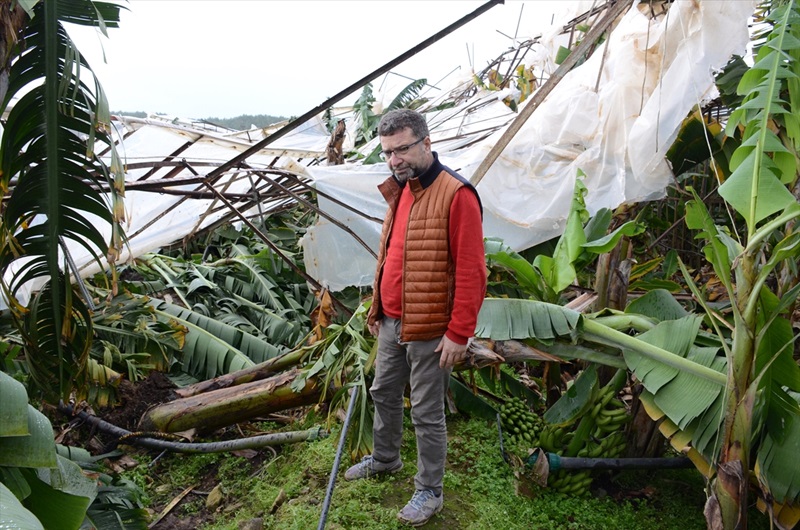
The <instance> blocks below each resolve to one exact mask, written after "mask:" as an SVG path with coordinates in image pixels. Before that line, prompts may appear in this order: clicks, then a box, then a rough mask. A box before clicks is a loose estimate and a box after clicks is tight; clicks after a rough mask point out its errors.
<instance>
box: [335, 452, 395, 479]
mask: <svg viewBox="0 0 800 530" xmlns="http://www.w3.org/2000/svg"><path fill="white" fill-rule="evenodd" d="M401 469H403V462H402V461H399V460H398V461H397V463H396V464H394V465H390V466H388V467H387V466H386V464H384V463H382V462H378V461H377V460H375V459H374V458H372V455H367V456H365V457H364V458H362V459H361V462H359V463H358V464H356V465H354V466H350V469H348V470H347V471H345V472H344V479H345V480H356V479H358V478H369V477H374V476H375V475H382V474H384V473H397V472H398V471H400V470H401Z"/></svg>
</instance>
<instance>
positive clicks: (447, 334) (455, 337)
mask: <svg viewBox="0 0 800 530" xmlns="http://www.w3.org/2000/svg"><path fill="white" fill-rule="evenodd" d="M444 335H445V337H447V338H448V339H450V340H452V341H453V342H455V343H456V344H461V345H462V346H463V345H464V344H466V343H467V342H469V337H465V336H463V335H459V334H457V333H453V331H451V330H449V329H448V330H447V331H446V332H445V334H444Z"/></svg>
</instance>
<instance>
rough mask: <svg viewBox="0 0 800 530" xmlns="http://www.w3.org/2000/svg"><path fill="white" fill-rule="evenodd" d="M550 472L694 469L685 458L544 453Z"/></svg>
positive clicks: (532, 461) (531, 460)
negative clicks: (569, 470)
mask: <svg viewBox="0 0 800 530" xmlns="http://www.w3.org/2000/svg"><path fill="white" fill-rule="evenodd" d="M545 454H546V455H547V462H548V465H549V466H550V472H551V473H553V472H555V471H558V470H559V469H675V468H690V467H694V464H693V463H692V461H691V460H690V459H689V458H687V457H685V456H679V457H660V458H583V457H573V456H560V455H557V454H555V453H545ZM537 455H538V453H534V454H533V455H532V456H531V457H530V458H529V459H528V462H527V464H528V465H529V466H532V465H533V464H534V463H535V462H536V459H537Z"/></svg>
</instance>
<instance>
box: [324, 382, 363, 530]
mask: <svg viewBox="0 0 800 530" xmlns="http://www.w3.org/2000/svg"><path fill="white" fill-rule="evenodd" d="M359 388H360V386H358V385H356V386H354V387H353V393H352V394H351V395H350V405H348V407H347V416H345V418H344V425H343V426H342V434H341V436H340V437H339V447H338V449H336V458H335V459H334V461H333V468H332V469H331V478H330V480H329V481H328V491H326V492H325V502H323V503H322V515H321V516H320V518H319V525H318V526H317V530H323V529H324V528H325V523H326V522H327V520H328V509H329V508H330V507H331V497H332V496H333V488H334V486H336V473H337V472H338V471H339V464H340V463H341V461H342V451H344V444H345V441H346V440H347V431H348V430H349V429H350V418H352V417H353V410H354V409H355V404H356V399H357V398H358V389H359Z"/></svg>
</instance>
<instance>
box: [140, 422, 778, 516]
mask: <svg viewBox="0 0 800 530" xmlns="http://www.w3.org/2000/svg"><path fill="white" fill-rule="evenodd" d="M406 424H407V428H406V430H405V434H404V443H403V461H404V463H405V464H406V465H405V467H404V468H403V470H402V471H401V472H400V473H398V474H396V475H391V476H388V477H385V478H378V479H369V480H359V481H355V482H346V481H344V480H343V478H342V474H343V472H344V469H345V468H346V467H348V466H349V465H350V464H351V462H350V459H349V457H348V456H344V457H343V459H342V464H341V468H340V469H339V475H338V476H339V479H338V480H337V482H336V487H335V490H334V495H333V498H332V503H331V506H330V511H329V514H328V519H327V526H326V528H328V529H331V530H335V529H363V530H387V529H397V528H405V527H403V526H401V525H400V524H399V523H398V522H397V520H396V518H395V516H396V513H397V511H398V510H399V509H400V508H402V506H403V505H404V504H405V503H406V502H407V501H408V499H409V498H410V497H411V494H412V493H413V489H414V480H413V477H414V474H415V472H416V448H415V444H414V437H413V430H412V429H411V428H410V422H409V421H406ZM292 428H296V426H294V427H292ZM448 432H449V438H450V441H449V451H448V464H447V470H446V473H445V477H444V495H445V507H444V510H443V511H442V513H441V514H439V515H438V516H437V517H436V518H434V519H433V520H432V521H431V522H429V523H428V524H427V525H426V526H425V527H424V528H428V529H446V528H447V529H451V528H459V529H472V530H484V529H486V530H490V529H491V530H495V529H501V530H515V529H520V530H521V529H526V530H528V529H532V528H535V529H541V530H548V529H549V530H580V529H587V530H589V529H604V530H614V529H620V530H621V529H625V530H627V529H630V528H648V529H650V530H693V529H697V530H701V529H704V528H706V523H705V520H704V518H703V504H704V502H705V494H704V492H703V487H704V481H703V479H702V477H701V476H700V474H699V473H698V472H696V471H695V470H693V469H684V470H648V471H625V472H622V473H618V474H616V475H613V476H612V475H610V474H607V475H606V476H605V478H604V480H596V481H595V484H594V485H593V495H587V496H584V497H581V498H574V497H568V496H564V495H561V494H558V493H554V492H552V491H550V490H547V489H542V488H538V487H535V486H532V487H529V486H530V483H529V482H528V481H526V480H523V481H520V480H517V479H516V478H515V476H514V473H513V470H512V469H511V468H510V467H509V466H508V465H507V464H506V463H505V462H504V461H503V459H502V457H501V455H500V452H499V449H498V441H497V430H496V427H495V426H494V425H493V424H491V423H487V422H485V421H483V420H476V419H463V418H460V417H450V418H449V419H448ZM338 440H339V433H338V432H334V433H332V435H331V436H330V437H328V438H327V439H324V440H320V441H316V442H309V443H302V444H294V445H290V446H285V447H283V448H281V449H279V450H278V455H277V457H275V458H272V457H271V455H270V457H269V458H268V459H267V460H265V461H263V463H262V464H260V465H259V466H258V467H257V468H255V469H254V468H253V465H252V463H251V462H250V461H248V459H246V458H243V457H239V456H232V455H199V456H189V455H167V456H164V457H162V459H161V460H160V461H159V462H157V463H156V465H153V466H151V467H148V468H147V469H146V470H145V471H142V470H141V469H137V470H136V471H134V472H133V473H134V474H137V475H139V476H138V477H136V479H135V480H136V481H137V483H140V484H141V483H146V484H147V486H146V488H147V490H148V495H149V496H150V498H151V499H153V500H154V502H155V503H156V504H166V503H167V502H169V500H171V499H172V498H174V496H175V495H176V492H180V491H182V490H183V489H184V488H186V487H187V486H189V485H197V486H198V488H200V487H202V488H203V489H211V488H212V487H213V486H214V485H216V483H221V484H222V487H223V491H224V492H225V494H226V496H225V501H224V503H223V506H222V508H221V509H219V510H218V511H217V512H216V513H214V514H213V515H212V514H210V513H209V514H208V519H207V520H209V521H212V522H210V523H209V524H207V526H205V527H204V528H205V529H206V530H222V529H226V530H227V529H229V530H236V529H238V528H239V525H240V523H243V522H245V521H248V520H250V519H253V518H256V517H261V518H263V525H264V526H263V527H264V528H265V529H276V530H291V529H297V530H308V529H311V528H317V526H318V524H319V519H320V515H321V511H322V504H323V502H324V499H325V494H326V489H327V486H328V480H329V473H330V471H331V468H332V466H333V462H334V459H335V453H336V447H337V444H338ZM140 467H143V466H140ZM148 473H149V474H150V475H151V476H150V477H149V478H147V477H144V478H143V477H142V476H141V475H142V474H148ZM209 474H212V475H211V476H209ZM599 485H600V486H602V485H604V486H605V487H606V489H608V490H611V492H613V493H618V494H617V495H610V494H608V493H606V494H605V495H604V491H603V489H601V488H599V487H598V486H599ZM281 491H283V495H285V499H286V500H285V502H283V503H282V504H280V506H279V507H278V508H277V509H276V510H275V512H274V513H271V509H272V506H273V503H275V500H276V499H277V498H278V497H279V495H281ZM522 491H525V492H526V494H523V493H522ZM619 493H626V494H625V495H619ZM190 497H191V496H189V497H187V503H186V504H185V505H184V504H182V505H180V506H178V507H176V508H175V509H174V510H175V511H176V513H185V514H187V515H189V514H194V515H196V514H197V513H199V512H202V510H205V509H206V508H205V506H204V503H202V502H200V499H197V498H194V499H190ZM626 499H630V500H626ZM226 506H227V507H228V508H227V509H226ZM231 506H233V509H231V508H230V507H231ZM749 523H750V526H749V527H750V528H751V529H761V528H764V529H766V528H768V525H767V524H766V517H765V516H763V515H761V514H760V513H757V512H754V513H752V515H751V518H750V521H749Z"/></svg>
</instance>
